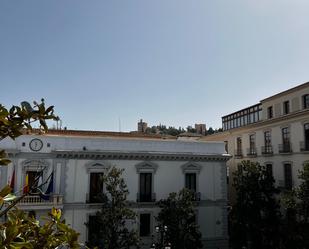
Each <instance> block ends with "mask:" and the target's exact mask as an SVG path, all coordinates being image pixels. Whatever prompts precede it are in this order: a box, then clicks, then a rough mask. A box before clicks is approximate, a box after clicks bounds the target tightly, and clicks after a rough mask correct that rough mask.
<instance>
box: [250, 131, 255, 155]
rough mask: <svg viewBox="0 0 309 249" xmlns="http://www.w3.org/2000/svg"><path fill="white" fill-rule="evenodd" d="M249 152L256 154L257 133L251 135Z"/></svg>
mask: <svg viewBox="0 0 309 249" xmlns="http://www.w3.org/2000/svg"><path fill="white" fill-rule="evenodd" d="M249 154H250V155H252V154H256V150H255V135H254V134H252V135H250V136H249Z"/></svg>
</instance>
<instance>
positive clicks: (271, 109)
mask: <svg viewBox="0 0 309 249" xmlns="http://www.w3.org/2000/svg"><path fill="white" fill-rule="evenodd" d="M267 117H268V118H273V107H272V106H269V107H268V108H267Z"/></svg>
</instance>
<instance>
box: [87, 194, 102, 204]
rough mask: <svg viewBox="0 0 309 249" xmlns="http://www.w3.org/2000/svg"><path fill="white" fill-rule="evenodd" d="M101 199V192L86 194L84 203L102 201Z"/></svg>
mask: <svg viewBox="0 0 309 249" xmlns="http://www.w3.org/2000/svg"><path fill="white" fill-rule="evenodd" d="M103 201H104V198H103V193H96V194H92V193H91V194H89V193H88V194H86V203H102V202H103Z"/></svg>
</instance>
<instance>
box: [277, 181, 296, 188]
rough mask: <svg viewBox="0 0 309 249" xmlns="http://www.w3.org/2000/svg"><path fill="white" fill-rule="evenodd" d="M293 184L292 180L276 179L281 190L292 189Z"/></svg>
mask: <svg viewBox="0 0 309 249" xmlns="http://www.w3.org/2000/svg"><path fill="white" fill-rule="evenodd" d="M293 186H294V182H293V181H287V182H286V181H285V180H279V181H278V187H279V188H280V189H282V190H292V188H293Z"/></svg>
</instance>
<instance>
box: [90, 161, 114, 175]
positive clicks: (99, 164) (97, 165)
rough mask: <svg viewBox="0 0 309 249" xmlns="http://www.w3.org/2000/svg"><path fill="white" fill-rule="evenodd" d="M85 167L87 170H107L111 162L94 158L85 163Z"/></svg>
mask: <svg viewBox="0 0 309 249" xmlns="http://www.w3.org/2000/svg"><path fill="white" fill-rule="evenodd" d="M85 167H86V169H87V172H88V173H89V172H102V171H108V170H109V168H110V167H111V164H110V163H109V162H107V161H102V160H98V161H97V160H95V161H90V162H88V163H86V164H85Z"/></svg>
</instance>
